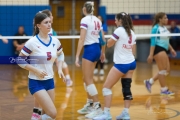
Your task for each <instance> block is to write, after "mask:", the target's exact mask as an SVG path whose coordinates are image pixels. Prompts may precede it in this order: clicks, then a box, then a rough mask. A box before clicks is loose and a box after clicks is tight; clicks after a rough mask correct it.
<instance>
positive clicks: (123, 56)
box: [93, 12, 136, 120]
mask: <svg viewBox="0 0 180 120" xmlns="http://www.w3.org/2000/svg"><path fill="white" fill-rule="evenodd" d="M115 23H116V25H117V27H118V28H117V29H116V30H115V31H114V33H113V35H112V36H111V38H110V39H109V40H108V42H107V47H112V46H113V45H115V48H114V58H113V61H114V66H113V67H112V68H111V70H110V71H109V73H108V76H107V78H106V81H105V83H104V85H103V90H102V92H103V96H104V99H105V104H104V112H103V114H101V115H99V116H96V117H94V118H93V120H111V119H112V116H111V114H110V106H111V101H112V91H111V89H112V87H113V86H114V85H115V84H116V83H117V82H118V81H119V79H120V78H121V83H122V93H123V96H124V110H123V111H122V113H121V114H120V115H119V116H117V117H116V119H117V120H121V119H123V120H124V119H128V120H129V119H130V116H129V112H128V111H129V107H130V103H131V100H133V97H132V93H131V82H132V75H133V72H134V70H135V68H136V61H135V57H134V48H135V44H136V36H135V33H134V32H133V25H132V21H131V18H130V16H129V15H128V14H126V13H125V12H121V13H118V14H117V15H116V17H115Z"/></svg>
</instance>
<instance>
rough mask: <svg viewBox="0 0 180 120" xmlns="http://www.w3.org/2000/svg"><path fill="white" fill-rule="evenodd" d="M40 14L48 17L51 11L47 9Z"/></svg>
mask: <svg viewBox="0 0 180 120" xmlns="http://www.w3.org/2000/svg"><path fill="white" fill-rule="evenodd" d="M41 13H44V14H46V15H47V16H48V17H50V16H51V15H52V13H51V11H50V10H48V9H45V10H42V11H41Z"/></svg>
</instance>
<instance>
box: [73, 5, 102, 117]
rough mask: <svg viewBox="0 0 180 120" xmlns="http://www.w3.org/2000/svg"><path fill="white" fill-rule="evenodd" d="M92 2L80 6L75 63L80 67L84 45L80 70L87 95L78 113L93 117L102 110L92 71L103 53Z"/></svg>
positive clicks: (98, 26) (98, 21) (99, 24)
mask: <svg viewBox="0 0 180 120" xmlns="http://www.w3.org/2000/svg"><path fill="white" fill-rule="evenodd" d="M93 6H94V3H93V2H86V3H85V4H84V6H83V8H82V11H83V14H84V15H85V17H84V18H82V19H81V24H80V28H81V30H80V39H79V41H78V47H77V52H76V61H75V64H76V66H77V67H80V64H79V56H80V53H81V50H82V48H83V47H84V53H83V58H82V72H83V81H84V86H85V90H86V92H87V95H88V99H87V103H86V105H85V106H84V107H83V108H82V109H80V110H78V113H80V114H87V113H89V114H87V115H86V116H85V117H87V118H93V117H95V116H96V115H98V114H100V113H101V112H102V110H101V105H100V102H99V100H98V92H97V89H96V86H95V85H94V83H93V71H94V68H95V64H96V62H97V61H98V60H99V58H101V61H104V57H105V55H104V53H103V51H101V50H100V45H99V39H98V38H99V32H100V31H101V30H102V27H101V25H102V23H101V21H100V20H99V19H98V18H97V17H96V16H94V15H93V11H94V7H93ZM92 104H93V109H94V110H93V112H91V110H92V109H91V107H92V106H91V105H92Z"/></svg>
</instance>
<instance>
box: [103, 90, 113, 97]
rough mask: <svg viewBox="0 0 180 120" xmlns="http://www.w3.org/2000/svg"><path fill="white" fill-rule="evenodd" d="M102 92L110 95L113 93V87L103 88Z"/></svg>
mask: <svg viewBox="0 0 180 120" xmlns="http://www.w3.org/2000/svg"><path fill="white" fill-rule="evenodd" d="M102 92H103V96H108V95H111V94H112V91H111V89H108V88H103V90H102Z"/></svg>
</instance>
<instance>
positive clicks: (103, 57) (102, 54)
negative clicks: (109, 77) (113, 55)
mask: <svg viewBox="0 0 180 120" xmlns="http://www.w3.org/2000/svg"><path fill="white" fill-rule="evenodd" d="M100 60H101V62H102V63H103V62H104V60H105V54H104V53H101V57H100Z"/></svg>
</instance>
